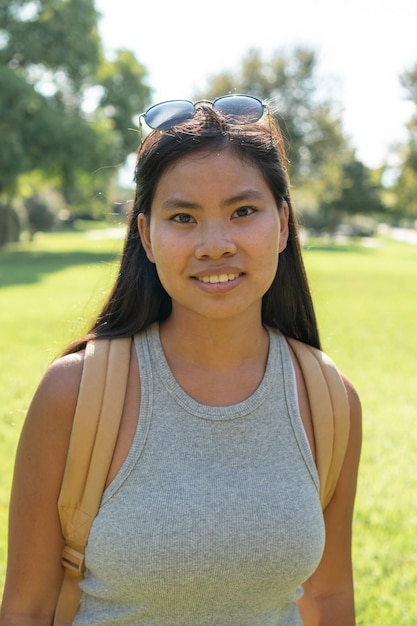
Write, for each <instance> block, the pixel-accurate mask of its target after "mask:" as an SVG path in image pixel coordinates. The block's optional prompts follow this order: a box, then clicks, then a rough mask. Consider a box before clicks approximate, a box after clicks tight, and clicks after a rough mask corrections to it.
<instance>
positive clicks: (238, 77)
mask: <svg viewBox="0 0 417 626" xmlns="http://www.w3.org/2000/svg"><path fill="white" fill-rule="evenodd" d="M318 85H319V80H318V77H317V58H316V53H315V52H314V51H313V50H310V49H306V48H296V49H295V50H294V51H292V52H288V53H285V52H280V51H278V52H276V53H274V54H273V56H272V58H271V59H270V60H269V61H265V60H264V59H263V58H262V56H261V54H260V52H259V51H258V50H250V51H249V53H248V54H247V55H246V57H245V58H244V59H243V61H242V66H241V69H240V71H239V72H236V73H233V72H224V73H222V74H220V75H219V76H217V77H214V78H212V80H211V82H210V83H209V94H210V95H212V96H215V95H219V94H222V93H228V92H234V91H236V92H242V93H251V94H253V95H256V96H258V97H259V98H261V99H262V100H266V101H267V102H268V103H269V104H270V109H271V111H272V114H273V115H275V116H276V117H277V119H278V121H279V123H280V126H281V129H282V131H283V134H284V137H285V139H286V144H287V153H288V157H289V161H290V169H291V174H292V179H293V181H294V182H297V183H298V181H299V179H300V178H305V177H306V176H314V175H318V174H319V172H320V170H321V168H322V166H323V164H324V163H325V162H326V160H327V159H328V158H329V156H330V155H331V154H335V153H340V152H341V151H344V150H346V147H347V140H346V138H345V137H344V134H343V131H342V125H341V114H340V107H339V106H338V105H337V103H335V102H331V101H330V100H328V99H325V98H323V97H321V98H320V97H319V93H318V92H319V90H318Z"/></svg>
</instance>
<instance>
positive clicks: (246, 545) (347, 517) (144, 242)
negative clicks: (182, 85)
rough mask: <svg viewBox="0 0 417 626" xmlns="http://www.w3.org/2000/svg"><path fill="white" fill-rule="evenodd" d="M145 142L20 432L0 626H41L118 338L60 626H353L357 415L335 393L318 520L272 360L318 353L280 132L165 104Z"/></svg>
mask: <svg viewBox="0 0 417 626" xmlns="http://www.w3.org/2000/svg"><path fill="white" fill-rule="evenodd" d="M140 123H141V127H142V125H143V124H144V123H146V124H148V126H150V128H151V129H153V130H151V132H150V135H149V136H148V137H147V138H146V139H145V140H144V141H143V142H142V145H141V147H140V149H139V154H138V161H137V167H136V182H137V193H136V199H135V203H134V208H133V210H132V214H131V216H130V223H129V230H128V234H127V237H126V242H125V248H124V251H123V255H122V259H121V265H120V272H119V275H118V277H117V280H116V283H115V286H114V288H113V291H112V293H111V295H110V296H109V299H108V301H107V302H106V304H105V305H104V307H103V309H102V311H101V312H100V314H99V316H98V318H97V320H96V322H95V323H94V324H93V326H92V328H91V331H90V332H89V333H88V335H87V336H85V337H83V338H81V339H80V340H78V341H77V342H75V343H74V344H73V345H72V346H71V347H70V348H69V349H68V350H67V351H66V353H65V355H64V356H63V357H62V358H60V359H59V360H58V361H56V362H55V363H54V364H52V366H51V367H50V368H49V370H48V371H47V373H46V375H45V377H44V379H43V380H42V382H41V384H40V386H39V389H38V390H37V393H36V394H35V397H34V399H33V402H32V404H31V407H30V410H29V413H28V416H27V419H26V422H25V426H24V429H23V432H22V436H21V441H20V445H19V450H18V454H17V460H16V469H15V479H14V486H13V494H12V501H11V508H10V540H9V563H8V572H7V580H6V586H5V592H4V599H3V605H2V612H1V620H0V623H1V626H32V625H35V624H36V625H37V626H39V625H42V626H43V625H50V624H52V622H53V614H54V607H55V604H56V599H57V595H58V592H59V588H60V581H61V578H62V572H61V566H60V556H61V551H62V545H63V540H62V535H61V531H60V526H59V519H58V512H57V506H56V502H57V497H58V493H59V489H60V485H61V481H62V474H63V468H64V463H65V457H66V451H67V448H68V441H69V436H70V432H71V425H72V419H73V415H74V410H75V404H76V400H77V393H78V388H79V382H80V377H81V371H82V366H83V354H84V353H83V348H84V347H85V343H86V341H87V340H88V339H89V338H91V337H120V336H134V337H135V342H134V347H133V348H132V354H131V364H130V373H129V381H128V389H127V395H126V401H125V406H124V411H123V416H122V422H121V427H120V432H119V436H118V440H117V444H116V448H115V452H114V456H113V460H112V464H111V467H110V471H109V475H108V480H107V487H106V490H105V493H104V495H103V499H102V503H101V507H100V510H99V513H98V515H97V517H96V519H95V521H94V524H93V527H92V530H91V533H90V537H89V542H88V546H87V551H86V575H85V578H84V580H83V582H82V589H83V596H82V601H81V605H80V608H79V610H78V613H77V616H76V618H75V622H74V624H76V625H77V626H82V625H84V624H88V625H89V626H95V625H97V626H98V625H100V626H105V625H106V624H108V625H110V624H111V625H112V626H117V625H119V624H120V625H122V624H123V625H126V626H138V625H139V624H143V625H145V626H150V625H152V626H154V625H155V626H180V625H181V626H203V625H207V626H215V625H218V626H228V625H233V626H268V625H270V626H295V625H300V624H304V625H309V626H311V625H320V626H334V625H335V624H337V625H338V626H352V625H353V624H354V623H355V617H354V600H353V581H352V564H351V525H352V514H353V505H354V497H355V489H356V477H357V468H358V462H359V453H360V421H361V419H360V404H359V400H358V397H357V395H356V393H355V390H354V389H353V387H352V385H351V384H350V383H349V382H348V381H347V380H345V385H346V390H347V393H348V396H349V400H350V407H351V424H350V436H349V442H348V447H347V452H346V456H345V460H344V464H343V467H342V471H341V474H340V478H339V481H338V484H337V487H336V491H335V493H334V496H333V498H332V500H331V502H330V504H329V505H328V506H327V507H326V509H325V511H324V514H323V513H322V510H321V506H320V501H319V495H318V476H317V472H316V468H315V464H314V459H315V449H314V440H313V433H312V424H311V415H310V412H309V404H308V398H307V393H306V389H305V386H304V382H303V378H302V375H301V373H300V371H299V368H298V365H297V361H296V359H294V356H293V354H292V351H291V349H290V347H289V344H288V343H287V341H286V337H292V338H295V339H298V340H301V341H303V342H305V343H308V344H310V345H312V346H315V347H316V348H320V341H319V334H318V330H317V325H316V320H315V315H314V310H313V306H312V302H311V298H310V292H309V288H308V283H307V279H306V276H305V272H304V267H303V262H302V258H301V253H300V246H299V241H298V237H297V234H298V230H297V222H296V217H295V215H294V212H293V208H292V204H291V199H290V194H289V181H288V177H287V173H286V168H285V166H286V159H285V152H284V146H283V141H282V137H281V134H280V131H279V129H278V128H277V126H276V125H275V123H274V122H273V121H272V119H271V118H270V115H269V111H268V110H267V107H266V106H265V105H264V104H263V103H262V102H261V101H260V100H258V99H257V98H254V97H251V96H244V95H237V96H225V97H222V98H218V99H217V100H215V101H214V102H207V101H203V102H199V103H195V104H193V103H190V102H186V101H172V102H165V103H162V104H160V105H156V106H154V107H151V108H150V109H149V110H148V111H147V112H146V113H145V114H144V116H141V120H140ZM93 392H94V391H93V390H92V393H93Z"/></svg>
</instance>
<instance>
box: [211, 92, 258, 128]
mask: <svg viewBox="0 0 417 626" xmlns="http://www.w3.org/2000/svg"><path fill="white" fill-rule="evenodd" d="M213 108H214V109H216V110H217V111H219V112H220V113H222V114H223V115H224V116H225V117H226V118H227V120H228V121H229V122H234V123H236V124H251V123H253V122H257V121H258V120H260V119H261V117H262V115H263V112H264V108H263V104H262V102H261V101H260V100H258V99H257V98H253V97H251V96H241V95H231V96H222V97H221V98H218V99H217V100H215V101H214V102H213Z"/></svg>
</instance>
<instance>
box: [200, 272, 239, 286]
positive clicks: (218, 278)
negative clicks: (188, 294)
mask: <svg viewBox="0 0 417 626" xmlns="http://www.w3.org/2000/svg"><path fill="white" fill-rule="evenodd" d="M239 276H241V274H238V273H236V274H213V275H212V276H201V277H197V276H196V280H198V281H199V282H201V283H211V284H212V285H215V284H217V283H228V282H230V281H232V280H236V278H239Z"/></svg>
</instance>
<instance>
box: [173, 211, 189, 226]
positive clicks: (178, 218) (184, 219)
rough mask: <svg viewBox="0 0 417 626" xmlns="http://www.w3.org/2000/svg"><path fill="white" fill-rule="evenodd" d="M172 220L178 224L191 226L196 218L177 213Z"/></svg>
mask: <svg viewBox="0 0 417 626" xmlns="http://www.w3.org/2000/svg"><path fill="white" fill-rule="evenodd" d="M171 220H172V221H173V222H177V224H191V222H192V221H194V218H193V217H192V216H191V215H189V214H188V213H176V214H175V215H173V216H172V217H171Z"/></svg>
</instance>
